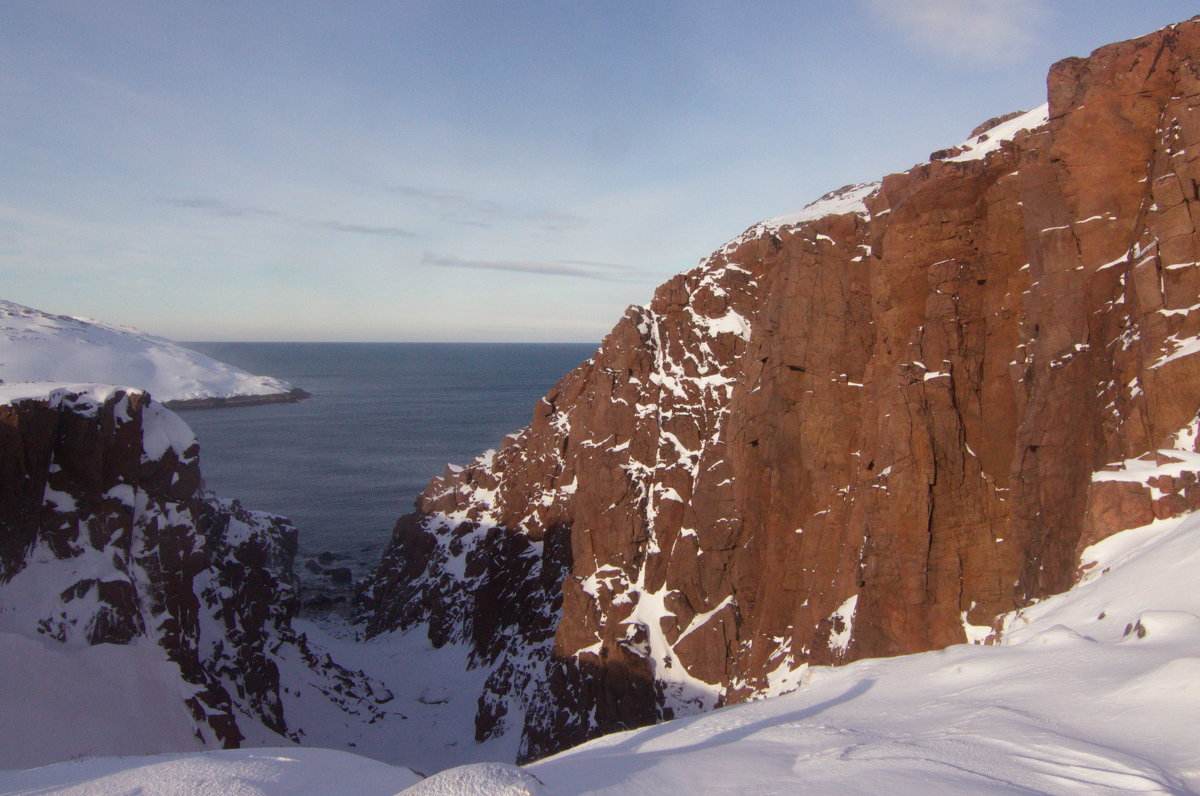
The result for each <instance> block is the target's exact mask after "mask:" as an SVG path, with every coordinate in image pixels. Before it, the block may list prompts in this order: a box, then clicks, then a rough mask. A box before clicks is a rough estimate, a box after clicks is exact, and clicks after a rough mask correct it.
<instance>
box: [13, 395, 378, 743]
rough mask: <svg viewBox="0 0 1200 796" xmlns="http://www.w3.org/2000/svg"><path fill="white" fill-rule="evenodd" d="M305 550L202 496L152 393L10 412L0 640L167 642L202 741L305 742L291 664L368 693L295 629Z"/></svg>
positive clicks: (185, 444)
mask: <svg viewBox="0 0 1200 796" xmlns="http://www.w3.org/2000/svg"><path fill="white" fill-rule="evenodd" d="M295 552H296V531H295V529H294V528H293V527H292V526H291V524H290V523H289V522H288V521H287V520H285V519H283V518H281V517H275V516H271V515H267V514H262V513H258V512H252V511H247V510H246V509H244V508H242V507H241V505H240V504H238V503H237V502H236V501H233V502H228V501H221V500H218V499H217V498H216V497H215V496H213V495H212V494H211V493H209V492H207V491H206V490H205V489H204V488H203V481H202V478H201V473H200V468H199V457H198V447H197V445H196V442H195V438H194V437H193V436H192V433H191V431H190V430H189V429H188V428H187V426H186V425H185V424H184V423H183V421H182V420H180V419H179V418H178V417H177V416H175V415H174V414H173V413H171V412H170V411H168V410H166V409H165V408H164V407H163V406H162V405H160V404H158V403H156V402H154V401H152V400H151V399H150V398H149V396H148V395H146V394H145V393H141V392H126V391H124V390H120V389H117V388H107V387H95V386H93V387H89V388H87V389H76V388H61V389H55V390H50V391H48V394H46V395H45V396H44V397H42V398H40V399H28V400H14V401H12V402H11V403H8V404H4V405H0V630H2V631H4V632H9V633H18V634H22V635H27V636H33V637H37V636H41V637H43V638H46V639H53V640H55V641H58V642H61V643H63V644H68V645H70V644H84V645H95V644H130V643H140V642H143V641H144V640H149V641H150V642H152V643H154V644H157V645H158V647H160V648H161V650H162V652H163V654H164V655H165V657H166V659H168V660H169V661H171V662H172V663H174V664H176V665H177V666H178V667H179V672H180V675H181V677H182V679H183V681H184V682H185V683H186V684H187V687H185V688H184V689H182V690H181V692H180V693H181V694H187V696H185V697H181V698H183V699H184V701H185V704H186V706H187V707H188V709H189V710H190V712H191V715H192V717H193V718H194V721H195V734H196V735H197V737H198V738H199V739H200V740H201V741H202V742H205V743H208V744H214V743H215V744H218V745H222V746H227V747H230V746H237V745H238V744H239V743H240V742H241V741H242V740H243V738H244V736H245V732H246V730H247V729H248V724H247V722H250V723H252V724H260V725H262V727H265V728H266V729H268V730H270V731H273V732H275V733H279V734H281V735H284V736H287V737H290V738H293V739H298V738H299V737H300V735H302V734H303V731H302V729H301V728H299V727H297V726H295V725H294V724H290V723H289V721H288V720H287V717H286V716H285V715H284V711H283V700H282V698H281V697H282V695H281V679H280V672H281V667H284V666H295V665H299V666H301V667H303V668H305V669H306V679H307V680H309V681H312V682H316V683H318V684H326V685H328V686H329V687H328V688H325V689H323V690H325V691H329V692H331V693H330V694H329V696H330V697H331V698H333V699H334V700H335V701H336V700H337V699H338V698H339V695H340V698H341V699H343V700H344V701H345V700H347V697H348V695H349V696H354V697H357V695H355V693H354V692H355V691H356V689H357V690H358V691H362V692H365V693H366V694H368V696H370V695H371V692H370V689H371V687H372V684H370V683H367V682H365V679H364V678H363V677H361V676H359V675H353V674H351V673H349V672H346V671H345V670H344V669H342V668H341V667H339V666H337V665H336V664H334V663H333V662H332V661H330V660H328V658H327V657H326V658H324V659H321V658H319V656H318V655H316V654H315V653H314V652H313V651H312V650H311V649H309V647H308V644H307V642H306V640H305V639H304V638H303V637H302V636H298V635H297V634H296V633H295V632H294V631H293V630H292V627H291V620H292V618H293V616H294V615H295V613H296V608H297V598H296V593H297V583H296V578H295V576H294V574H293V572H292V560H293V557H294V555H295ZM96 687H97V688H103V687H104V684H103V683H96ZM332 692H336V693H332ZM353 701H354V703H355V704H354V710H355V711H361V710H364V709H367V707H369V703H370V702H371V700H370V699H361V700H360V699H358V698H354V699H353ZM377 701H379V702H383V701H386V696H382V697H381V698H379V699H378V700H377ZM255 734H256V737H261V736H262V735H263V732H262V731H261V728H256V733H255Z"/></svg>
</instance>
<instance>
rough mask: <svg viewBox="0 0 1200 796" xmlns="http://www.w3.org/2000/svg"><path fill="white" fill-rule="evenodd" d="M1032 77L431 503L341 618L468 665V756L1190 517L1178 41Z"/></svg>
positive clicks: (1197, 135) (750, 683) (982, 604)
mask: <svg viewBox="0 0 1200 796" xmlns="http://www.w3.org/2000/svg"><path fill="white" fill-rule="evenodd" d="M1048 88H1049V106H1048V110H1046V109H1038V110H1036V111H1033V112H1030V113H1028V114H1024V115H1020V116H1016V117H1013V116H1011V115H1010V116H1006V117H998V118H997V119H995V120H992V122H989V123H988V124H985V125H982V126H981V127H980V128H979V129H978V130H976V131H975V132H974V134H973V136H974V137H973V138H972V139H971V140H970V141H968V142H967V143H966V144H964V145H963V146H960V147H956V148H954V149H952V150H943V151H942V152H939V153H935V157H934V159H932V160H931V161H930V162H928V163H923V164H920V165H918V166H915V167H914V168H912V169H910V170H909V171H907V172H904V173H902V174H893V175H890V176H888V177H886V178H884V179H883V180H882V182H881V183H878V184H873V185H866V186H850V187H849V188H847V189H843V190H842V191H840V192H835V193H834V194H831V195H829V196H827V197H824V198H823V199H822V200H821V201H819V202H817V203H815V204H814V205H812V206H810V207H809V208H806V210H805V211H804V212H802V213H800V214H797V215H796V216H792V217H788V218H783V219H775V220H773V221H771V222H765V223H763V224H759V225H756V226H755V227H753V228H751V229H750V230H748V231H747V232H746V233H745V234H743V235H742V236H740V237H739V238H737V239H736V240H734V241H732V242H731V243H729V244H728V245H726V246H725V247H723V248H722V249H721V250H719V251H718V252H716V253H714V254H713V255H712V256H711V257H710V258H708V259H707V260H705V261H704V262H703V263H701V264H700V265H699V266H698V267H697V268H695V269H692V270H691V271H688V272H686V273H683V274H680V275H678V276H676V277H675V278H673V279H671V280H670V281H669V282H667V283H666V284H664V285H663V286H661V287H660V288H659V289H658V290H657V291H656V293H655V296H654V299H653V301H652V302H651V303H650V304H649V306H647V307H634V308H631V309H630V310H628V311H627V313H626V314H625V317H624V318H622V319H621V321H620V322H619V323H618V324H617V325H616V327H615V328H614V329H613V331H612V332H611V333H610V334H609V335H608V336H607V337H606V338H605V340H604V342H603V344H602V345H601V347H600V349H599V350H598V351H597V352H596V354H595V356H593V357H592V358H591V359H590V360H589V361H588V362H586V363H584V364H583V365H582V366H580V368H579V369H577V370H576V371H574V372H572V373H570V374H568V375H567V376H566V377H565V378H564V379H563V380H562V381H561V382H559V384H558V385H557V386H555V387H554V389H553V390H551V391H550V393H549V394H548V395H547V396H546V397H545V398H544V399H543V400H542V402H541V403H540V404H539V405H538V406H537V408H536V410H535V413H534V417H533V421H532V423H531V424H530V426H529V427H527V428H526V429H524V430H522V431H521V432H519V433H518V434H515V435H513V436H510V437H509V438H507V439H506V440H505V441H504V444H503V445H502V446H501V448H500V449H499V450H498V451H495V452H492V453H488V454H486V455H484V456H482V457H480V458H479V459H476V460H475V461H474V462H472V463H471V464H470V465H469V466H467V467H465V468H461V469H457V468H453V469H451V470H449V471H448V472H447V473H446V474H445V475H443V476H442V477H440V478H437V479H435V480H434V481H433V482H432V483H431V484H430V486H429V488H428V489H427V490H426V491H425V493H424V494H423V495H422V496H421V498H420V499H419V501H418V504H417V509H418V511H417V513H416V514H413V515H410V516H408V517H405V518H403V519H402V520H401V521H400V523H399V524H398V525H397V529H396V532H395V536H394V538H393V542H392V546H391V549H390V550H389V551H388V553H387V556H386V557H385V559H384V562H383V564H382V565H381V567H380V568H379V569H378V571H377V572H376V573H375V574H374V576H373V578H372V580H371V582H370V584H369V586H368V589H367V590H366V591H365V593H364V595H363V620H364V621H365V622H366V626H367V628H368V630H369V631H370V632H371V633H381V632H385V631H389V630H395V629H411V628H425V629H426V630H427V632H428V634H429V637H430V639H431V640H432V641H433V642H434V644H442V643H446V642H451V641H453V642H456V643H466V644H469V645H471V649H472V650H473V653H472V665H475V666H484V667H489V668H490V670H491V672H492V674H493V676H492V679H491V680H489V683H488V687H487V689H486V690H485V692H484V693H483V694H482V695H481V697H480V703H479V717H478V722H477V734H478V737H479V738H480V739H483V738H486V737H488V736H489V735H490V734H494V733H497V732H502V731H512V732H521V733H523V746H522V754H523V755H524V757H526V758H530V757H536V756H538V755H540V754H544V753H546V752H550V751H554V750H556V749H561V748H563V747H565V746H569V745H571V744H572V743H575V742H577V741H580V740H583V739H585V738H588V737H592V736H595V735H598V734H601V733H604V732H608V731H611V730H615V729H620V728H624V727H630V726H635V725H639V724H645V723H648V722H653V721H657V720H660V719H663V718H667V717H670V716H672V715H678V714H679V713H681V712H688V711H695V710H703V709H708V708H711V707H713V706H717V705H720V704H725V703H729V702H736V701H740V700H746V699H750V698H754V697H756V696H759V695H763V694H768V693H774V692H777V691H779V690H782V689H786V688H790V687H795V685H796V684H797V682H798V681H799V678H800V676H801V674H802V672H803V668H804V665H805V664H808V663H812V664H838V663H844V662H847V661H851V660H854V659H856V658H862V657H866V656H886V655H896V654H901V653H909V652H915V651H919V650H928V649H934V648H939V647H944V646H946V645H949V644H956V643H961V642H964V641H966V640H967V638H968V633H971V635H972V637H975V638H977V637H978V636H979V634H978V632H977V631H978V630H979V628H980V627H982V628H983V629H984V634H985V635H986V629H987V627H988V626H989V625H991V624H992V622H993V620H994V618H995V617H996V616H997V615H999V614H1002V613H1004V612H1006V611H1010V610H1013V609H1014V608H1017V607H1019V606H1022V605H1025V604H1027V603H1029V602H1030V601H1032V600H1036V599H1038V598H1040V597H1043V596H1045V595H1048V594H1051V593H1055V592H1058V591H1062V590H1064V589H1066V588H1067V587H1069V586H1070V585H1071V584H1072V582H1073V581H1074V578H1075V577H1076V565H1077V562H1078V555H1079V552H1080V550H1081V548H1082V547H1083V546H1084V545H1086V544H1089V543H1091V542H1093V541H1096V540H1097V539H1099V538H1102V537H1103V536H1105V535H1107V534H1109V533H1112V532H1115V531H1116V530H1119V529H1121V528H1123V527H1130V526H1131V525H1136V524H1141V523H1144V522H1146V521H1148V520H1149V519H1151V518H1153V517H1161V516H1167V515H1169V514H1173V513H1177V512H1179V511H1183V510H1189V509H1192V508H1195V506H1194V505H1193V504H1194V503H1195V500H1196V499H1197V498H1196V496H1195V495H1193V494H1192V493H1193V492H1195V491H1196V488H1195V484H1194V473H1195V472H1196V471H1197V467H1196V465H1195V462H1191V461H1190V460H1189V458H1188V457H1189V456H1194V455H1195V451H1196V433H1195V428H1196V426H1195V420H1196V415H1197V410H1198V409H1200V388H1198V385H1200V357H1197V356H1192V354H1193V353H1194V352H1196V351H1198V350H1200V264H1198V261H1200V252H1198V249H1200V236H1198V235H1197V232H1196V224H1197V221H1198V220H1200V188H1198V187H1197V186H1200V167H1198V166H1197V162H1200V22H1198V21H1196V20H1193V21H1190V22H1186V23H1182V24H1180V25H1177V26H1173V27H1171V28H1167V29H1164V30H1162V31H1159V32H1157V33H1154V34H1152V35H1150V36H1146V37H1144V38H1141V39H1137V40H1134V41H1129V42H1124V43H1121V44H1115V45H1112V46H1109V47H1105V48H1103V49H1101V50H1098V51H1097V52H1096V53H1094V54H1093V55H1092V56H1091V57H1089V58H1086V59H1081V58H1074V59H1068V60H1066V61H1063V62H1060V63H1059V64H1056V65H1055V66H1054V67H1053V69H1052V70H1051V72H1050V75H1049V79H1048ZM1160 448H1165V449H1169V450H1170V452H1169V453H1165V454H1164V453H1155V452H1156V451H1158V450H1159V449H1160ZM1140 456H1148V457H1149V458H1150V459H1151V460H1154V461H1153V462H1151V464H1152V466H1153V467H1161V466H1167V465H1169V464H1171V461H1170V460H1174V462H1175V463H1174V465H1173V466H1174V469H1175V471H1178V472H1175V471H1172V472H1170V473H1167V472H1165V471H1162V470H1155V471H1154V472H1152V473H1151V472H1148V471H1138V470H1137V467H1136V465H1135V463H1136V462H1137V461H1138V457H1140ZM1156 457H1157V458H1156ZM1163 457H1166V458H1163ZM1159 458H1162V459H1163V460H1162V461H1159V460H1158V459H1159ZM1143 461H1144V460H1143ZM1106 468H1107V469H1106ZM1189 468H1190V469H1189ZM1185 470H1186V472H1184V471H1185ZM1097 473H1100V475H1096V474H1097ZM1105 473H1107V474H1108V475H1105ZM1113 473H1116V474H1117V476H1118V477H1114V476H1113V475H1112V474H1113ZM1147 478H1153V481H1152V482H1147V481H1146V480H1145V479H1147ZM1164 478H1166V479H1167V480H1166V482H1164V480H1163V479H1164Z"/></svg>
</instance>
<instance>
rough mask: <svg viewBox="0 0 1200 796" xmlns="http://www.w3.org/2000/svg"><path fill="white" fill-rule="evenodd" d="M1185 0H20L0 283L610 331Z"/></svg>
mask: <svg viewBox="0 0 1200 796" xmlns="http://www.w3.org/2000/svg"><path fill="white" fill-rule="evenodd" d="M1197 11H1200V8H1197V7H1196V6H1195V4H1194V3H1188V2H1175V1H1174V0H1149V1H1148V2H1145V3H1131V2H1128V0H1111V1H1110V0H1089V1H1087V2H1085V1H1083V0H1004V1H1002V0H846V1H845V2H841V3H827V2H803V1H801V2H754V1H753V0H741V2H723V1H722V0H710V1H709V2H699V1H697V2H659V1H657V0H638V2H634V1H633V0H628V1H627V2H606V0H592V1H591V2H568V0H561V1H560V2H550V0H546V1H545V2H524V1H523V0H512V1H511V2H496V1H495V0H493V1H492V2H477V1H473V2H466V1H464V2H437V1H436V0H426V1H425V2H406V1H403V0H397V1H395V2H369V1H365V0H364V1H360V2H354V3H335V2H307V1H306V0H279V1H278V2H267V1H265V0H264V1H256V0H244V1H243V2H236V3H235V2H217V1H209V2H182V1H180V2H171V3H159V2H151V1H150V0H144V1H143V2H120V1H119V0H111V1H106V2H95V1H94V0H79V1H77V2H61V1H60V0H0V152H2V153H3V154H2V155H0V167H2V172H0V298H4V299H8V300H10V301H15V302H18V303H21V304H26V305H29V306H32V307H36V308H38V309H42V310H45V311H48V312H53V313H59V314H68V315H79V316H86V317H93V318H98V319H101V320H104V321H108V322H111V323H119V324H125V325H130V326H136V327H138V328H141V329H144V330H146V331H149V332H153V333H155V334H160V335H163V336H167V337H171V338H174V339H177V340H261V341H274V340H281V341H287V340H297V341H301V340H314V341H321V340H327V341H455V342H457V341H479V342H493V341H512V342H540V341H546V342H593V341H599V340H600V339H601V338H602V337H603V335H604V334H605V333H606V332H607V331H608V330H609V329H610V328H611V327H612V326H613V324H614V323H615V322H616V321H617V320H618V318H619V317H620V315H621V313H622V312H623V311H624V309H625V307H626V306H628V305H630V304H644V303H646V302H648V301H649V300H650V298H651V296H652V294H653V290H654V287H655V286H656V285H658V284H660V283H661V282H663V281H665V280H666V279H668V278H669V277H670V276H671V275H672V274H674V273H677V272H679V271H681V270H685V269H687V268H690V267H691V266H693V265H695V264H696V263H697V262H698V261H699V260H700V259H702V258H703V257H704V256H706V255H707V254H708V253H709V252H711V251H712V250H713V249H715V248H717V247H718V246H720V245H721V244H722V243H724V242H725V241H726V240H729V239H731V238H733V237H736V236H737V235H738V234H739V233H740V232H741V231H742V230H744V229H745V228H747V227H749V226H750V225H752V224H754V223H755V222H757V221H759V220H761V219H763V218H769V217H773V216H778V215H783V214H787V213H791V212H794V211H796V210H799V209H800V208H801V207H803V206H804V205H805V204H807V203H808V202H810V201H812V200H814V199H816V198H817V197H819V196H820V195H821V194H823V193H826V192H827V191H830V190H832V189H834V188H838V187H840V186H842V185H845V184H848V183H853V182H863V181H867V180H873V179H878V178H879V177H881V176H882V175H884V174H887V173H891V172H896V171H903V170H904V169H906V168H908V167H909V166H911V165H913V164H914V163H918V162H921V161H924V160H926V159H927V158H928V155H929V153H930V152H932V151H934V150H937V149H941V148H944V147H946V146H950V145H953V144H956V143H958V142H960V141H962V140H964V139H966V138H967V137H968V135H969V133H970V131H971V129H972V128H973V127H975V125H977V124H978V123H979V122H982V121H984V120H985V119H988V118H991V117H994V116H997V115H1000V114H1002V113H1005V112H1008V111H1011V110H1016V109H1026V108H1031V107H1033V106H1036V105H1039V104H1041V103H1042V102H1044V101H1045V76H1046V72H1047V70H1048V68H1049V67H1050V65H1051V64H1052V63H1053V62H1055V61H1057V60H1059V59H1061V58H1065V57H1069V56H1078V55H1087V54H1088V53H1089V52H1091V51H1092V50H1094V49H1095V48H1097V47H1099V46H1102V45H1104V44H1107V43H1109V42H1113V41H1119V40H1122V39H1127V38H1132V37H1135V36H1139V35H1142V34H1145V33H1149V32H1151V31H1153V30H1155V29H1157V28H1159V27H1162V26H1164V25H1167V24H1170V23H1172V22H1177V21H1180V20H1183V19H1186V18H1188V17H1190V16H1191V15H1193V14H1194V13H1196V12H1197Z"/></svg>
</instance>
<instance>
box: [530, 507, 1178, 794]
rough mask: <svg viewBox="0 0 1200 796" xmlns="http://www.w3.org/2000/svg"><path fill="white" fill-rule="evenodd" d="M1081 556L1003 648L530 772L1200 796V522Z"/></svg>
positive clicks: (860, 677) (822, 673)
mask: <svg viewBox="0 0 1200 796" xmlns="http://www.w3.org/2000/svg"><path fill="white" fill-rule="evenodd" d="M1084 559H1085V560H1096V561H1097V562H1098V563H1097V564H1096V566H1094V567H1092V568H1091V569H1090V570H1089V572H1091V573H1094V574H1092V575H1090V576H1089V577H1087V578H1085V580H1084V582H1083V583H1081V584H1080V585H1079V586H1078V587H1076V588H1075V589H1072V590H1071V591H1069V592H1067V593H1065V594H1063V595H1059V596H1057V597H1053V598H1051V599H1048V600H1045V601H1043V602H1042V603H1040V604H1037V605H1034V606H1033V607H1031V608H1028V609H1026V610H1025V611H1023V612H1020V613H1018V614H1015V615H1014V616H1013V617H1011V618H1010V619H1009V621H1008V622H1007V623H1006V625H1007V627H1008V630H1007V635H1006V637H1005V639H1004V641H1003V643H1002V644H1001V645H1000V646H973V645H965V644H964V645H959V646H955V647H951V648H949V649H946V650H942V651H939V652H930V653H924V654H920V655H910V656H905V657H900V658H890V659H874V660H865V661H859V662H857V663H853V664H850V665H848V666H843V667H837V668H825V667H819V668H811V669H809V670H808V671H807V676H806V677H805V678H804V679H805V681H806V682H805V685H804V687H803V688H801V689H800V690H799V691H797V692H795V693H792V694H789V695H787V696H782V697H776V698H773V699H767V700H763V701H761V702H753V703H749V704H743V705H737V706H733V707H729V708H724V709H722V710H718V711H716V712H714V713H710V714H706V715H703V716H696V717H691V718H687V719H682V720H678V721H674V722H670V723H667V724H664V725H660V726H657V727H650V728H645V729H641V730H635V731H633V732H627V733H621V734H617V735H610V736H607V737H605V738H601V739H598V740H596V741H592V742H591V743H589V744H586V745H584V746H581V747H577V748H576V749H573V750H570V751H567V752H564V753H562V754H560V755H557V756H555V757H552V758H548V759H546V760H543V761H540V762H537V763H534V764H533V765H531V766H529V767H528V768H529V770H530V771H531V772H532V773H534V774H536V775H537V776H538V778H539V779H541V780H542V781H543V782H544V783H545V786H546V790H547V791H548V792H551V793H555V794H583V793H589V794H601V793H608V794H619V793H641V794H668V793H689V792H691V793H695V792H707V793H776V792H778V793H785V792H786V793H793V792H802V793H839V794H858V793H862V794H870V793H903V794H921V793H963V794H969V793H978V794H997V793H1013V794H1016V793H1051V794H1093V793H1129V792H1154V793H1193V792H1196V791H1197V789H1200V766H1198V765H1197V763H1196V757H1195V748H1196V743H1197V730H1196V729H1195V716H1196V715H1197V714H1198V711H1200V685H1197V683H1200V633H1197V627H1198V626H1200V619H1198V618H1197V616H1198V615H1200V590H1197V589H1196V588H1195V583H1194V574H1193V573H1194V570H1195V566H1196V563H1197V562H1198V561H1200V516H1197V515H1191V516H1189V517H1186V518H1182V519H1174V520H1166V521H1160V522H1157V523H1155V524H1154V525H1152V526H1147V527H1146V528H1141V529H1135V530H1132V531H1126V532H1125V533H1122V534H1119V535H1117V536H1113V537H1110V538H1109V539H1106V540H1104V541H1103V542H1101V543H1099V544H1098V545H1095V546H1093V547H1091V548H1089V549H1088V550H1087V551H1085V554H1084ZM1106 570H1107V571H1106ZM1139 622H1140V623H1141V626H1142V628H1143V630H1144V635H1143V636H1142V637H1141V638H1139V636H1138V633H1139V631H1137V630H1136V629H1134V630H1131V632H1129V633H1128V634H1126V632H1125V629H1126V628H1127V627H1134V628H1136V626H1137V625H1138V623H1139Z"/></svg>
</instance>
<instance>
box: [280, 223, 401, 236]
mask: <svg viewBox="0 0 1200 796" xmlns="http://www.w3.org/2000/svg"><path fill="white" fill-rule="evenodd" d="M293 220H294V221H296V222H297V223H306V224H308V225H309V226H313V227H320V228H321V229H330V230H333V231H334V232H353V233H355V234H357V235H384V236H387V237H392V238H412V237H416V236H415V235H414V234H413V233H412V232H409V231H408V230H407V229H402V228H401V227H376V226H371V225H369V224H345V223H342V222H341V221H316V220H311V219H304V218H297V219H293Z"/></svg>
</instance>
